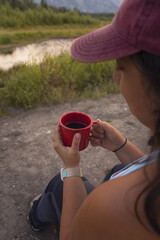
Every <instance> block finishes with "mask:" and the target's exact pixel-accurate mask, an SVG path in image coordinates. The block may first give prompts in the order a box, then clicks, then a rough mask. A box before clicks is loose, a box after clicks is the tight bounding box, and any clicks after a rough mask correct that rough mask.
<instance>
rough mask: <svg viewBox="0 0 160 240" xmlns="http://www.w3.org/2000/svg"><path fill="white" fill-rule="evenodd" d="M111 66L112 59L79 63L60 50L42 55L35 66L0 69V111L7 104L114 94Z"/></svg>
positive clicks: (28, 105)
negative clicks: (58, 54) (41, 59)
mask: <svg viewBox="0 0 160 240" xmlns="http://www.w3.org/2000/svg"><path fill="white" fill-rule="evenodd" d="M114 66H115V62H114V61H110V62H102V63H94V64H86V63H79V62H77V61H75V60H74V59H72V57H71V56H70V55H69V54H68V53H64V54H62V55H60V56H57V57H54V58H51V57H48V56H46V58H45V59H44V60H43V62H42V63H41V64H39V65H36V64H34V65H32V66H29V65H28V66H27V65H20V66H18V67H14V68H13V69H11V70H10V71H8V72H3V71H0V79H1V87H4V90H3V91H1V94H0V108H1V112H2V113H3V112H4V111H5V110H6V109H7V107H8V106H12V107H16V108H19V107H22V108H26V109H29V108H34V107H37V106H39V105H53V104H56V103H64V102H69V101H75V100H76V101H77V100H81V99H85V98H94V99H95V98H101V97H104V96H107V94H110V93H116V92H118V91H119V88H118V86H117V84H116V83H114V82H113V81H112V72H113V69H114ZM0 114H1V113H0ZM1 115H2V114H1Z"/></svg>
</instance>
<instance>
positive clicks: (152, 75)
mask: <svg viewBox="0 0 160 240" xmlns="http://www.w3.org/2000/svg"><path fill="white" fill-rule="evenodd" d="M131 60H132V62H133V63H134V64H135V66H136V67H137V68H138V70H139V71H140V72H141V73H142V74H143V75H144V76H145V77H146V80H147V79H148V83H149V89H148V92H147V94H150V92H152V93H154V98H153V101H154V103H153V104H154V106H155V111H154V112H153V114H155V116H156V125H155V132H154V135H153V136H152V137H151V139H150V140H149V145H151V151H154V150H160V56H157V55H153V54H151V53H148V52H144V51H141V52H139V53H137V54H134V55H132V56H131ZM150 158H151V157H149V158H148V161H150V160H151V159H150ZM156 164H157V168H156V173H155V176H154V179H153V180H152V181H150V183H149V184H148V185H147V186H146V187H145V188H144V189H143V191H142V192H140V194H139V195H138V197H137V200H136V203H135V213H136V216H137V218H138V220H139V221H140V222H141V223H142V224H143V221H142V219H141V217H140V215H139V213H138V203H139V200H140V198H141V197H142V195H143V194H144V193H146V197H145V201H144V211H145V214H146V217H147V219H148V221H149V223H150V226H151V227H152V228H153V229H154V230H155V232H156V233H157V234H158V235H160V222H159V221H158V219H160V216H158V214H159V211H158V210H157V206H158V207H160V206H159V204H158V201H159V200H160V152H159V154H158V157H157V162H156ZM144 171H145V170H144ZM143 225H144V224H143Z"/></svg>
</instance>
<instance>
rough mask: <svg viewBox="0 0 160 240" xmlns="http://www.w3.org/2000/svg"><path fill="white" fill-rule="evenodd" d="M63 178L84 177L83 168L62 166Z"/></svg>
mask: <svg viewBox="0 0 160 240" xmlns="http://www.w3.org/2000/svg"><path fill="white" fill-rule="evenodd" d="M60 174H61V180H62V181H63V179H64V178H67V177H83V175H82V168H61V172H60Z"/></svg>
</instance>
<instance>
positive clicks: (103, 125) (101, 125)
mask: <svg viewBox="0 0 160 240" xmlns="http://www.w3.org/2000/svg"><path fill="white" fill-rule="evenodd" d="M97 126H98V127H99V128H100V130H101V133H103V132H104V130H105V123H104V122H102V121H101V120H100V119H97Z"/></svg>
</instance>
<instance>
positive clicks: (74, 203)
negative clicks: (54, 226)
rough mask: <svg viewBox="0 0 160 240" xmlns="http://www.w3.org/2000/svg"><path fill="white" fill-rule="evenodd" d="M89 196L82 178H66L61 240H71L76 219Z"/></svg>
mask: <svg viewBox="0 0 160 240" xmlns="http://www.w3.org/2000/svg"><path fill="white" fill-rule="evenodd" d="M86 196H87V193H86V190H85V187H84V183H83V181H82V179H81V178H80V177H69V178H65V180H64V185H63V207H62V216H61V226H60V240H69V239H70V232H71V226H72V224H73V220H74V217H75V215H76V213H77V211H78V210H79V208H80V206H81V204H82V203H83V201H84V200H85V198H86Z"/></svg>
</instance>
